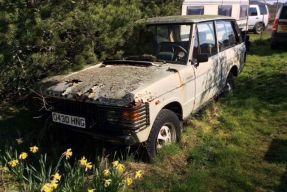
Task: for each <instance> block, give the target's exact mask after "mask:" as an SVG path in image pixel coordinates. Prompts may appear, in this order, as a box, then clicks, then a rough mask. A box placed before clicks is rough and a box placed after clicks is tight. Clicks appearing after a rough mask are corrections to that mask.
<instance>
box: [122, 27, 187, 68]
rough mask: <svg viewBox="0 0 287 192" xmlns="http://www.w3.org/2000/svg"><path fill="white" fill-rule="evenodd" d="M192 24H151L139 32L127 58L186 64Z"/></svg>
mask: <svg viewBox="0 0 287 192" xmlns="http://www.w3.org/2000/svg"><path fill="white" fill-rule="evenodd" d="M191 26H192V25H191V24H190V25H185V24H159V25H149V26H147V27H145V28H144V29H142V30H141V31H140V32H139V38H138V41H137V42H136V43H134V45H133V47H132V48H131V49H132V53H130V54H129V55H128V56H126V59H127V60H149V61H163V62H168V63H177V64H186V63H187V59H188V55H189V47H190V36H191V35H190V33H191Z"/></svg>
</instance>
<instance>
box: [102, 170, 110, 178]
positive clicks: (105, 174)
mask: <svg viewBox="0 0 287 192" xmlns="http://www.w3.org/2000/svg"><path fill="white" fill-rule="evenodd" d="M103 174H104V177H109V176H110V175H111V172H110V170H108V169H105V170H104V171H103Z"/></svg>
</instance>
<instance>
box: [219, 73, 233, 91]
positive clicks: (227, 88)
mask: <svg viewBox="0 0 287 192" xmlns="http://www.w3.org/2000/svg"><path fill="white" fill-rule="evenodd" d="M234 88H235V77H234V75H233V74H232V73H229V74H228V76H227V79H226V82H225V85H224V87H223V89H222V92H221V95H222V96H227V95H229V94H232V92H233V90H234Z"/></svg>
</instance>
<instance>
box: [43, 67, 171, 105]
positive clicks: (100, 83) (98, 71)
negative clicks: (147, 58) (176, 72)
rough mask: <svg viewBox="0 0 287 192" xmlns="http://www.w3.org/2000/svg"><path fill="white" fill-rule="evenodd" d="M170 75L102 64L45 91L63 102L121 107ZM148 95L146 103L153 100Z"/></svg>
mask: <svg viewBox="0 0 287 192" xmlns="http://www.w3.org/2000/svg"><path fill="white" fill-rule="evenodd" d="M169 73H170V72H168V71H167V70H166V68H165V67H161V66H148V67H146V66H144V67H143V66H131V65H105V66H103V65H101V67H92V68H89V69H85V70H82V71H80V72H78V73H73V74H70V75H68V76H56V77H52V78H50V79H46V80H45V83H48V84H53V85H52V86H50V87H48V88H47V90H48V92H49V93H51V92H52V94H53V95H56V96H59V97H62V98H65V99H76V100H81V101H89V102H95V103H101V104H113V105H120V106H122V105H128V104H129V103H131V102H134V101H136V99H135V98H134V95H133V93H132V92H133V91H135V90H136V89H138V88H139V87H141V86H143V85H145V84H146V83H147V82H149V81H152V80H154V79H158V78H160V77H163V76H165V75H166V74H169ZM49 82H51V83H49ZM147 95H149V97H148V99H149V100H150V99H152V98H153V97H152V96H151V93H147ZM140 100H141V99H140ZM140 102H142V101H140Z"/></svg>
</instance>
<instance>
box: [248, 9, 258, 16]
mask: <svg viewBox="0 0 287 192" xmlns="http://www.w3.org/2000/svg"><path fill="white" fill-rule="evenodd" d="M257 15H258V14H257V9H256V8H255V7H250V8H249V16H257Z"/></svg>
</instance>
